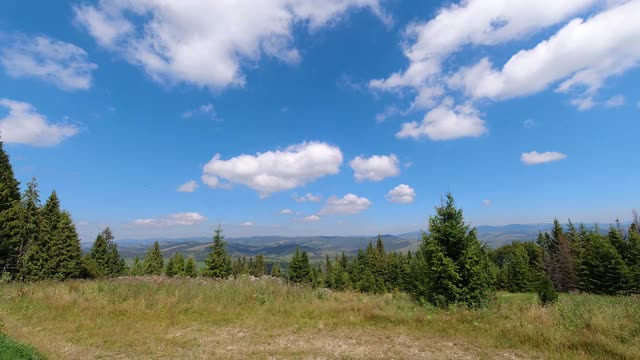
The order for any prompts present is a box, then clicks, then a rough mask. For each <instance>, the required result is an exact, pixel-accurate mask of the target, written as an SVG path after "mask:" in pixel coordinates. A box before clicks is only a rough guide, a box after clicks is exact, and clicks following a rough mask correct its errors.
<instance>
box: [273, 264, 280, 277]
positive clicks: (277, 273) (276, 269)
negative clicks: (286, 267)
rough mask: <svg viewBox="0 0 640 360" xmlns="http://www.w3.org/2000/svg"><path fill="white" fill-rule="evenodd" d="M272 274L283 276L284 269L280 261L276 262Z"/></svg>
mask: <svg viewBox="0 0 640 360" xmlns="http://www.w3.org/2000/svg"><path fill="white" fill-rule="evenodd" d="M271 276H273V277H282V269H280V263H279V262H276V263H275V264H273V266H272V267H271Z"/></svg>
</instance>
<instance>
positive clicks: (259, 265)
mask: <svg viewBox="0 0 640 360" xmlns="http://www.w3.org/2000/svg"><path fill="white" fill-rule="evenodd" d="M266 271H267V268H266V266H265V263H264V255H262V254H258V256H256V261H255V263H254V264H253V276H255V277H261V276H262V275H264V273H265V272H266Z"/></svg>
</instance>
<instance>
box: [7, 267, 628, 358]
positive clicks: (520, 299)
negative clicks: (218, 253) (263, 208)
mask: <svg viewBox="0 0 640 360" xmlns="http://www.w3.org/2000/svg"><path fill="white" fill-rule="evenodd" d="M0 321H1V322H2V325H3V326H2V328H1V331H2V332H4V333H6V334H8V335H9V336H11V337H13V338H15V339H17V340H19V341H21V342H24V343H27V344H30V345H32V346H33V347H35V348H36V349H37V350H38V351H40V352H42V353H43V354H45V355H47V356H48V357H50V358H51V359H87V358H103V359H210V358H223V359H224V358H256V359H262V358H314V359H333V358H348V359H390V358H394V359H476V358H487V359H489V358H491V359H493V358H502V359H521V358H522V359H524V358H558V359H566V358H620V359H632V358H637V357H638V354H640V304H639V301H638V299H633V298H613V297H599V296H590V295H568V296H563V297H561V301H560V303H558V304H557V305H556V306H553V307H549V308H541V307H539V306H538V305H537V304H536V303H535V297H534V296H532V295H530V294H518V295H515V294H501V295H499V296H498V298H497V299H496V301H495V302H494V303H493V304H492V305H491V307H490V308H488V309H485V310H482V311H470V310H466V309H452V310H448V311H444V310H437V309H433V308H425V307H421V306H418V305H416V304H415V303H414V302H412V301H411V300H410V299H409V298H408V297H407V296H406V295H404V294H394V295H391V294H387V295H364V294H358V293H353V292H342V293H337V292H329V291H326V290H322V289H318V290H313V289H308V288H303V287H297V286H289V285H287V284H284V283H282V282H281V281H278V280H269V279H261V280H257V281H252V280H251V279H247V278H245V279H238V280H229V281H213V280H202V279H169V278H164V277H147V278H121V279H114V280H99V281H70V282H65V283H57V282H42V283H35V284H5V285H0Z"/></svg>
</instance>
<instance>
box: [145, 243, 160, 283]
mask: <svg viewBox="0 0 640 360" xmlns="http://www.w3.org/2000/svg"><path fill="white" fill-rule="evenodd" d="M142 267H143V269H144V270H143V271H144V274H145V275H161V274H162V268H163V267H164V259H163V258H162V253H161V252H160V245H159V244H158V242H157V241H156V242H154V243H153V247H152V248H149V249H147V254H146V256H145V258H144V263H143V264H142Z"/></svg>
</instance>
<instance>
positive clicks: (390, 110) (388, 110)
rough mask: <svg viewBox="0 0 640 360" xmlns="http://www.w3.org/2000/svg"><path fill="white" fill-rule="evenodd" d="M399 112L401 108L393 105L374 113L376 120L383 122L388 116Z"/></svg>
mask: <svg viewBox="0 0 640 360" xmlns="http://www.w3.org/2000/svg"><path fill="white" fill-rule="evenodd" d="M399 114H402V110H400V109H398V108H397V107H395V106H387V107H386V108H385V109H384V111H382V112H380V113H377V114H376V122H379V123H381V122H384V121H385V120H387V119H388V118H390V117H394V116H396V115H399Z"/></svg>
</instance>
